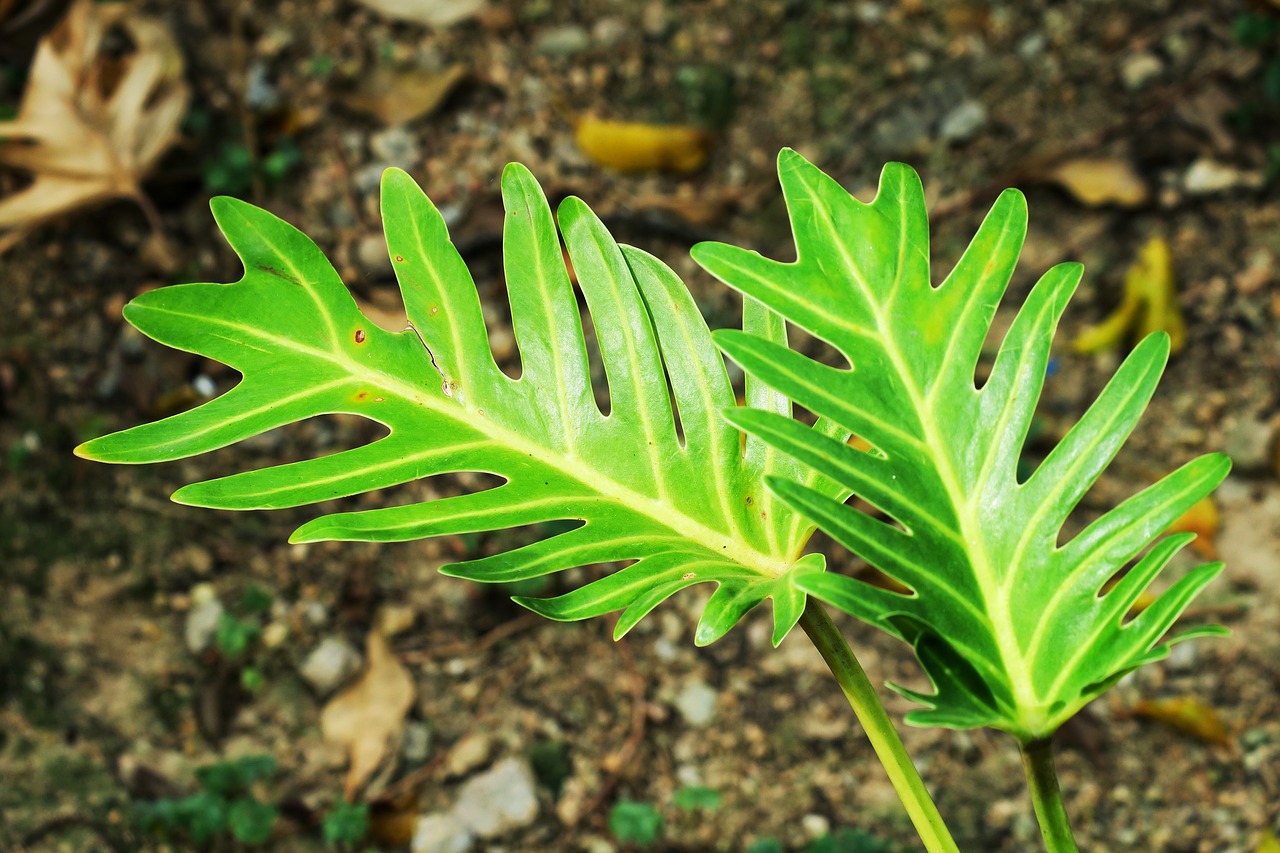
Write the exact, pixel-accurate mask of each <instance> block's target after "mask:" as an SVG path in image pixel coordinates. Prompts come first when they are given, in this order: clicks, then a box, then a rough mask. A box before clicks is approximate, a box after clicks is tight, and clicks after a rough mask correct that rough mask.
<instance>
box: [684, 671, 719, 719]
mask: <svg viewBox="0 0 1280 853" xmlns="http://www.w3.org/2000/svg"><path fill="white" fill-rule="evenodd" d="M717 698H718V697H717V696H716V691H715V690H713V689H712V688H711V687H709V686H707V684H706V682H703V681H698V680H692V681H686V682H685V683H684V686H683V687H681V688H680V692H679V693H677V694H676V698H675V702H674V704H675V706H676V710H677V711H679V712H680V716H681V717H683V718H684V721H685V722H686V723H688V724H689V725H691V726H694V727H695V728H702V727H703V726H705V725H708V724H709V723H710V722H711V720H712V719H714V718H715V715H716V699H717Z"/></svg>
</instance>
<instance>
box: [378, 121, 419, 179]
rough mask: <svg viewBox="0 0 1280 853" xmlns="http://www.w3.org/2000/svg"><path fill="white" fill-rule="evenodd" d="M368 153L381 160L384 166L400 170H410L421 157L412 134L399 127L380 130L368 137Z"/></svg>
mask: <svg viewBox="0 0 1280 853" xmlns="http://www.w3.org/2000/svg"><path fill="white" fill-rule="evenodd" d="M369 151H371V152H372V153H373V156H374V157H377V158H378V159H379V160H381V161H382V163H383V165H384V166H398V167H399V168H401V169H412V168H413V167H414V166H416V165H417V163H418V159H419V157H420V156H421V152H420V151H419V149H418V140H417V138H416V137H415V136H414V135H413V132H412V131H410V130H409V129H408V128H406V127H402V126H399V125H397V126H393V127H388V128H387V129H386V130H380V131H378V132H377V133H375V134H373V135H372V136H370V137H369Z"/></svg>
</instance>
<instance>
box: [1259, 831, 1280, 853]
mask: <svg viewBox="0 0 1280 853" xmlns="http://www.w3.org/2000/svg"><path fill="white" fill-rule="evenodd" d="M1256 853H1280V840H1277V839H1276V834H1275V833H1274V832H1272V831H1271V830H1269V829H1268V830H1267V831H1266V832H1264V833H1262V838H1260V839H1258V849H1257V851H1256Z"/></svg>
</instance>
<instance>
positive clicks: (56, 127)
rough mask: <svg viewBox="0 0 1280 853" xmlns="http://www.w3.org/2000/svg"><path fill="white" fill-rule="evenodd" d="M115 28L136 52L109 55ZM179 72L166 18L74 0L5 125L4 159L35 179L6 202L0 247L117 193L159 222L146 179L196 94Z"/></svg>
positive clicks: (1, 209) (0, 148)
mask: <svg viewBox="0 0 1280 853" xmlns="http://www.w3.org/2000/svg"><path fill="white" fill-rule="evenodd" d="M113 27H119V28H120V29H122V30H123V31H124V32H125V34H126V35H127V36H128V38H129V41H130V42H131V43H132V44H133V45H134V46H135V48H136V49H135V51H134V52H133V53H131V54H128V55H126V56H124V57H123V58H119V57H114V56H111V55H109V54H107V53H105V52H104V51H103V49H102V48H103V44H104V38H105V36H106V35H107V33H108V32H109V31H110V30H111V29H112V28H113ZM182 74H183V62H182V55H181V54H180V53H179V52H178V47H177V44H176V43H175V42H174V40H173V36H172V35H171V34H170V33H169V31H168V30H167V29H166V28H165V27H164V25H163V24H161V23H160V22H158V21H155V20H151V19H148V18H144V17H141V16H139V15H137V14H136V13H135V12H133V11H132V10H131V9H130V7H128V6H125V5H101V4H95V3H92V2H90V0H81V2H78V3H76V4H75V5H74V6H72V8H71V10H70V11H69V12H68V13H67V16H66V18H64V19H63V20H62V22H61V23H60V24H59V25H58V26H57V28H56V29H54V30H53V32H51V33H50V34H49V35H48V36H47V37H45V38H44V39H43V40H42V41H41V42H40V46H39V47H38V48H37V50H36V55H35V59H34V60H33V61H32V65H31V74H30V77H29V80H28V83H27V89H26V91H25V92H24V93H23V97H22V105H21V106H20V107H19V110H18V116H17V118H15V119H13V120H12V121H5V122H0V139H3V140H4V142H2V143H0V165H5V166H8V167H11V168H16V169H21V170H23V171H26V172H29V173H31V175H32V178H33V180H32V183H31V184H30V185H28V186H26V187H24V188H23V189H21V190H19V191H18V192H15V193H13V194H12V195H10V196H8V197H6V198H3V199H0V229H4V230H6V231H7V233H4V234H3V235H0V252H2V251H4V250H5V249H7V248H8V247H9V246H11V245H12V244H13V243H15V242H16V241H17V240H18V239H20V238H21V236H22V235H24V234H25V233H27V232H28V231H30V230H31V229H33V228H36V227H38V226H40V225H42V224H44V223H45V222H48V221H49V220H51V219H54V218H56V217H58V216H61V215H63V214H66V213H69V212H72V211H75V210H79V209H81V208H84V207H88V206H90V205H93V204H98V203H100V202H103V201H107V200H110V199H114V198H132V199H134V200H135V201H137V202H138V203H139V204H141V205H142V207H143V209H144V210H145V211H147V213H148V217H149V218H151V219H153V220H154V214H153V211H152V209H151V206H150V203H149V202H148V201H147V200H146V199H145V197H144V196H143V194H142V190H141V181H142V179H143V177H144V176H145V175H146V174H147V172H148V171H149V170H150V169H151V167H152V166H154V165H155V163H156V161H157V160H158V159H159V158H160V155H161V154H162V153H164V151H165V149H167V148H168V147H169V146H170V145H171V144H172V143H173V141H174V140H175V139H176V138H177V135H178V124H179V122H180V121H181V120H182V116H183V114H184V113H185V112H186V107H187V99H188V96H189V91H188V88H187V85H186V83H185V82H183V79H182ZM152 224H153V225H154V224H155V223H154V221H153V223H152Z"/></svg>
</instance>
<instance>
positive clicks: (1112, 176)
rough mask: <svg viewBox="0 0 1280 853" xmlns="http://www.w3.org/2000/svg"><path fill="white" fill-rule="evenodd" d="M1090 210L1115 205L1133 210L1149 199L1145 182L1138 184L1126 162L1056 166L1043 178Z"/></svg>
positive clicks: (1105, 160)
mask: <svg viewBox="0 0 1280 853" xmlns="http://www.w3.org/2000/svg"><path fill="white" fill-rule="evenodd" d="M1043 177H1044V179H1045V180H1047V181H1051V182H1053V183H1056V184H1058V185H1059V186H1061V187H1062V188H1063V189H1065V190H1066V191H1067V192H1069V193H1071V194H1072V195H1073V196H1075V197H1076V198H1077V199H1079V200H1080V201H1082V202H1084V203H1085V204H1087V205H1089V206H1090V207H1098V206H1100V205H1104V204H1118V205H1120V206H1121V207H1137V206H1138V205H1141V204H1145V203H1146V202H1147V199H1148V198H1150V197H1151V191H1150V190H1149V189H1148V188H1147V182H1146V181H1144V180H1142V178H1141V177H1140V176H1139V175H1138V173H1137V172H1136V171H1134V168H1133V165H1132V164H1131V163H1129V161H1128V160H1121V159H1117V158H1102V159H1094V158H1081V159H1078V160H1067V161H1066V162H1064V163H1059V164H1058V165H1057V166H1054V167H1053V168H1052V169H1050V170H1049V171H1047V172H1045V173H1044V175H1043Z"/></svg>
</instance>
